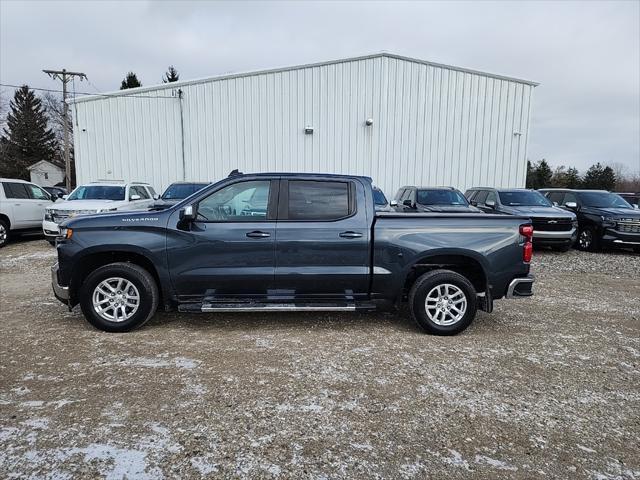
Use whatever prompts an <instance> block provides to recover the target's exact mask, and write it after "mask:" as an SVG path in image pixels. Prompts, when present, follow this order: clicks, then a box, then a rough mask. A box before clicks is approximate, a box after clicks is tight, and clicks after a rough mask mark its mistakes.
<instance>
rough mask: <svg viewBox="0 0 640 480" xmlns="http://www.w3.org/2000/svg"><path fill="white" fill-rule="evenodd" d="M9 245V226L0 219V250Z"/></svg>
mask: <svg viewBox="0 0 640 480" xmlns="http://www.w3.org/2000/svg"><path fill="white" fill-rule="evenodd" d="M7 243H9V224H8V223H7V222H6V221H5V220H2V219H0V248H2V247H4V246H5V245H6V244H7Z"/></svg>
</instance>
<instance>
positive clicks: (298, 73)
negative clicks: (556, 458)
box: [74, 56, 534, 197]
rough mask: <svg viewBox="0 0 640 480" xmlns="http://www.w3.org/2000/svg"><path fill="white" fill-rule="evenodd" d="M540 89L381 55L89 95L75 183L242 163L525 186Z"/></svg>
mask: <svg viewBox="0 0 640 480" xmlns="http://www.w3.org/2000/svg"><path fill="white" fill-rule="evenodd" d="M178 88H180V89H181V90H182V91H183V99H182V100H180V99H179V97H178V93H177V90H178ZM533 88H534V87H533V85H530V84H526V83H521V82H517V81H511V80H508V79H503V78H494V77H491V76H484V75H482V74H479V73H474V72H467V71H461V70H455V69H450V68H447V67H443V66H437V65H430V64H423V63H418V62H412V61H407V60H402V59H398V58H392V57H387V56H378V57H372V58H366V59H360V60H349V61H345V62H339V63H331V64H327V65H319V66H309V67H304V68H297V69H290V70H283V71H275V72H266V73H261V74H254V75H248V76H238V77H233V78H224V79H212V80H209V81H204V82H201V83H194V84H187V85H180V86H176V87H173V88H167V87H164V88H158V89H157V90H151V91H145V92H144V94H138V95H137V96H135V97H115V98H100V99H94V100H89V101H81V102H78V103H77V105H76V109H77V112H78V113H77V115H78V126H79V128H78V131H77V132H76V134H75V136H74V140H75V152H76V159H77V173H78V181H79V182H88V181H93V180H97V179H108V178H112V179H123V180H137V181H147V182H150V183H151V184H152V185H154V186H155V187H156V188H157V189H164V188H165V187H166V186H167V185H169V184H170V183H171V182H174V181H178V180H184V179H186V180H211V181H215V180H218V179H220V178H222V177H224V176H226V175H227V174H228V173H229V171H231V170H232V169H234V168H239V169H240V170H242V171H245V172H258V171H294V172H297V171H299V172H303V171H306V172H329V173H349V174H360V175H368V176H370V177H372V178H373V180H374V182H375V183H376V184H377V185H379V186H380V187H381V188H383V189H384V191H385V193H386V194H387V196H388V197H392V196H393V195H394V193H395V191H396V190H397V189H398V188H399V187H400V186H402V185H405V184H419V185H452V186H455V187H458V188H459V189H461V190H463V191H464V190H465V189H466V188H468V187H471V186H474V185H488V186H498V187H506V186H509V187H522V186H524V183H525V173H526V168H525V165H526V145H527V141H528V132H529V122H530V116H531V100H532V91H533ZM146 97H154V98H146ZM166 97H171V98H166ZM181 101H182V102H183V117H184V118H183V124H184V156H185V158H184V165H185V168H184V169H183V159H182V143H181V142H182V138H181V128H180V102H181ZM367 118H372V119H373V122H374V123H373V126H370V127H369V126H366V125H365V121H366V119H367ZM307 125H309V126H311V127H312V128H313V129H314V132H313V134H312V135H307V134H305V133H304V128H305V126H307ZM515 133H521V134H522V135H516V134H515Z"/></svg>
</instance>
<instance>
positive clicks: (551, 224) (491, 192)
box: [465, 187, 578, 252]
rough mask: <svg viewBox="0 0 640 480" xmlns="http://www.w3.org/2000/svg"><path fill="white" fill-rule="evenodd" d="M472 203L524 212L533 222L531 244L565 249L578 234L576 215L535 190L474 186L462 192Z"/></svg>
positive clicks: (491, 209)
mask: <svg viewBox="0 0 640 480" xmlns="http://www.w3.org/2000/svg"><path fill="white" fill-rule="evenodd" d="M465 196H466V197H467V199H468V200H469V202H471V205H474V206H476V207H478V208H479V209H480V210H482V211H483V212H485V213H502V214H505V215H524V216H527V217H530V218H531V222H532V224H533V244H534V245H537V246H547V247H551V248H553V249H554V250H558V251H561V252H566V251H568V250H569V249H570V248H571V246H572V245H573V244H574V243H575V241H576V238H577V236H578V228H577V227H578V222H577V220H576V216H575V215H574V214H573V213H571V212H567V211H566V210H563V209H561V208H558V207H554V206H553V205H552V204H551V202H549V200H547V199H546V198H545V197H544V196H543V195H541V194H540V193H538V192H536V191H535V190H527V189H524V188H490V187H475V188H470V189H469V190H467V191H466V192H465Z"/></svg>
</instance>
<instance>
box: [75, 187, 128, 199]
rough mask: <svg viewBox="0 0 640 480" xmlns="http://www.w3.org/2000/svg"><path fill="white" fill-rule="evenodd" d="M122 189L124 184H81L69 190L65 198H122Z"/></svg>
mask: <svg viewBox="0 0 640 480" xmlns="http://www.w3.org/2000/svg"><path fill="white" fill-rule="evenodd" d="M124 190H125V188H124V186H122V187H119V186H115V185H81V186H79V187H78V188H76V189H75V190H74V191H73V192H71V195H69V196H68V197H67V200H124Z"/></svg>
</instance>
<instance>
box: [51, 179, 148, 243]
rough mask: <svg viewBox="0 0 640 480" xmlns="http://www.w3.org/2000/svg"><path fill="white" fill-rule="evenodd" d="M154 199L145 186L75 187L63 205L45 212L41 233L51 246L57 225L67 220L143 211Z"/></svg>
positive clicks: (106, 184) (103, 183)
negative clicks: (98, 214) (107, 213)
mask: <svg viewBox="0 0 640 480" xmlns="http://www.w3.org/2000/svg"><path fill="white" fill-rule="evenodd" d="M157 198H158V195H157V194H156V192H155V190H154V189H153V187H151V186H150V185H149V184H148V183H141V182H131V183H124V182H113V181H112V182H108V181H99V182H93V183H87V184H85V185H80V186H78V187H76V189H75V190H74V191H73V192H71V193H70V194H69V195H68V196H67V197H66V198H65V200H64V201H62V202H57V203H55V204H52V205H50V206H49V207H48V208H47V210H46V212H45V214H44V220H43V221H42V230H43V231H44V234H45V237H46V238H47V240H49V242H51V243H54V242H55V238H56V237H57V236H58V233H59V228H58V225H59V224H60V222H62V221H63V220H66V219H67V218H69V217H75V216H77V215H92V214H94V213H103V212H115V211H119V210H146V209H148V208H149V207H150V206H151V205H152V204H153V202H154V201H155V200H156V199H157Z"/></svg>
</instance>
